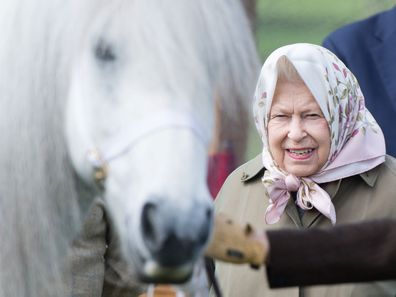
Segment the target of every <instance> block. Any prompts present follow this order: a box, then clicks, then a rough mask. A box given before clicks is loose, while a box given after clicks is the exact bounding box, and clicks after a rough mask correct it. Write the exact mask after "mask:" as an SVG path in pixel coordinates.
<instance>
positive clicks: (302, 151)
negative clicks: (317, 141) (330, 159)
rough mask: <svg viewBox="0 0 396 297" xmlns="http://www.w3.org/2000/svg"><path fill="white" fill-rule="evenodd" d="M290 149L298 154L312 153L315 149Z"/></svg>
mask: <svg viewBox="0 0 396 297" xmlns="http://www.w3.org/2000/svg"><path fill="white" fill-rule="evenodd" d="M288 151H289V152H291V153H293V154H297V155H305V154H310V153H311V152H312V151H313V149H303V150H292V149H288Z"/></svg>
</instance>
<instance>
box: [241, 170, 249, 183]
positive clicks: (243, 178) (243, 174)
mask: <svg viewBox="0 0 396 297" xmlns="http://www.w3.org/2000/svg"><path fill="white" fill-rule="evenodd" d="M248 178H249V174H247V173H246V172H243V173H242V177H241V181H245V180H247V179H248Z"/></svg>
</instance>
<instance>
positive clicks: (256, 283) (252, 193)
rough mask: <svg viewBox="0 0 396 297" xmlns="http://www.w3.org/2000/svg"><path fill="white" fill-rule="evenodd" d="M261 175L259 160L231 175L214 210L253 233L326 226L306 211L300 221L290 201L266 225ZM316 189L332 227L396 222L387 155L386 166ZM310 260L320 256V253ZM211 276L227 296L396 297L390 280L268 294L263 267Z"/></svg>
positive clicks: (395, 192)
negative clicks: (329, 205)
mask: <svg viewBox="0 0 396 297" xmlns="http://www.w3.org/2000/svg"><path fill="white" fill-rule="evenodd" d="M263 173H264V168H263V166H262V162H261V156H257V157H256V158H255V159H253V160H251V161H249V162H247V163H246V164H244V165H242V166H241V167H240V168H238V169H237V170H236V171H234V172H233V173H232V174H231V175H230V176H229V177H228V179H227V180H226V182H225V184H224V185H223V188H222V189H221V191H220V193H219V195H218V197H217V199H216V211H217V212H224V213H227V214H228V215H229V216H231V217H232V218H233V219H234V220H235V221H237V222H240V223H246V222H249V223H250V224H251V225H252V226H254V227H255V229H256V230H263V229H266V230H268V229H277V228H286V227H287V228H322V227H331V223H330V220H329V219H327V218H326V217H324V216H323V215H321V214H320V213H319V212H318V211H316V210H310V211H307V212H305V213H304V215H303V216H302V218H301V219H300V217H299V214H298V211H297V208H296V205H295V203H294V201H293V200H292V199H290V201H289V203H288V205H287V207H286V210H285V213H284V214H283V215H282V217H281V220H280V221H279V222H278V223H276V224H274V225H266V224H265V222H264V213H265V210H266V208H267V207H268V204H269V203H268V202H269V201H268V196H267V192H266V190H265V188H264V186H263V184H262V182H261V177H262V176H263ZM321 186H322V188H323V189H324V190H325V191H326V192H327V193H328V194H329V195H330V197H331V199H332V201H333V203H334V206H335V209H336V214H337V225H338V224H344V223H350V222H357V221H361V220H366V219H375V218H383V217H393V218H396V159H394V158H392V157H389V156H387V157H386V162H385V163H383V164H381V165H379V166H378V167H376V168H374V169H372V170H370V171H367V172H365V173H363V174H360V175H356V176H352V177H349V178H345V179H342V180H338V181H335V182H331V183H328V184H324V185H321ZM357 248H359V247H357ZM295 252H296V253H298V251H295ZM340 253H342V250H340ZM312 256H313V257H320V251H317V253H315V254H314V255H312ZM367 256H368V257H370V255H367ZM373 261H375V259H373ZM216 275H217V277H218V280H219V283H220V287H221V290H222V292H223V295H224V296H227V297H233V296H235V297H236V296H238V297H240V296H249V297H256V296H265V297H275V296H276V297H294V296H295V297H302V296H303V297H317V296H321V297H325V296H329V297H330V296H331V297H335V296H340V297H341V296H342V297H346V296H359V297H363V296H396V282H393V281H388V282H375V283H361V284H342V285H332V286H313V287H304V288H298V287H294V288H288V289H272V290H271V289H269V287H268V285H267V280H266V276H265V269H263V268H261V269H260V270H252V269H251V268H250V267H248V266H236V265H230V264H224V263H216Z"/></svg>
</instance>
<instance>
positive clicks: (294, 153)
mask: <svg viewBox="0 0 396 297" xmlns="http://www.w3.org/2000/svg"><path fill="white" fill-rule="evenodd" d="M314 152H315V149H314V148H302V149H286V153H287V155H288V156H289V157H290V158H292V159H294V160H308V159H309V158H311V157H312V155H313V154H314Z"/></svg>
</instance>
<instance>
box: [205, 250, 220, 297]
mask: <svg viewBox="0 0 396 297" xmlns="http://www.w3.org/2000/svg"><path fill="white" fill-rule="evenodd" d="M205 270H206V276H207V278H208V282H209V285H210V286H212V288H213V291H214V292H215V294H216V296H217V297H222V294H221V291H220V287H219V283H218V281H217V279H216V276H215V265H214V262H213V259H212V258H208V257H205Z"/></svg>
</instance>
